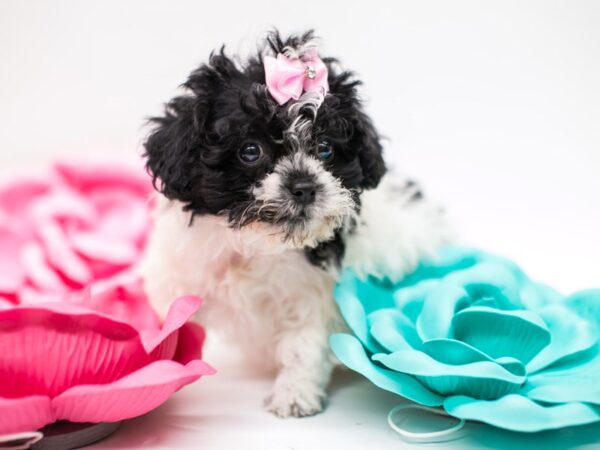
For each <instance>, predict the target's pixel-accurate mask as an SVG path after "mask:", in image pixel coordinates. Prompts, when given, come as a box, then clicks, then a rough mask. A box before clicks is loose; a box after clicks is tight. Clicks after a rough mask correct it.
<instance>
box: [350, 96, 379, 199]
mask: <svg viewBox="0 0 600 450" xmlns="http://www.w3.org/2000/svg"><path fill="white" fill-rule="evenodd" d="M359 108H360V109H359V110H358V111H357V114H356V119H355V120H356V123H355V126H354V135H355V136H354V139H353V140H355V144H354V145H356V148H358V160H359V161H360V165H361V167H362V171H363V177H364V179H363V183H362V184H363V187H364V188H365V189H373V188H376V187H377V185H378V184H379V182H380V181H381V178H382V177H383V176H384V175H385V172H386V166H385V162H384V161H383V147H382V146H381V142H380V139H379V134H378V133H377V130H376V129H375V127H374V126H373V122H372V121H371V119H370V117H369V116H367V115H366V114H365V113H364V112H363V111H362V107H359Z"/></svg>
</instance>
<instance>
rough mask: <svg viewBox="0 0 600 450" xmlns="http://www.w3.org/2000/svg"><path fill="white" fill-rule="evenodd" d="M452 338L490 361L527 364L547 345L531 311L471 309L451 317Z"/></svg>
mask: <svg viewBox="0 0 600 450" xmlns="http://www.w3.org/2000/svg"><path fill="white" fill-rule="evenodd" d="M452 328H453V332H454V338H455V339H456V340H460V341H463V342H466V343H467V344H470V345H472V346H473V347H475V348H477V349H479V350H481V351H482V352H484V353H486V354H488V355H490V356H491V357H493V358H500V357H502V356H510V357H513V358H516V359H518V360H519V361H521V362H522V363H523V364H527V363H528V362H529V361H530V360H531V359H532V358H533V357H535V355H537V354H538V353H539V352H540V351H541V350H542V349H543V348H544V347H546V346H547V345H548V344H549V343H550V339H551V338H550V332H549V331H548V329H547V328H546V325H545V323H544V322H543V320H542V319H541V318H540V317H539V316H537V315H536V314H534V313H532V312H530V311H501V310H498V309H493V308H488V307H483V306H473V307H471V308H467V309H463V310H462V311H460V312H458V313H457V314H455V315H454V318H453V320H452Z"/></svg>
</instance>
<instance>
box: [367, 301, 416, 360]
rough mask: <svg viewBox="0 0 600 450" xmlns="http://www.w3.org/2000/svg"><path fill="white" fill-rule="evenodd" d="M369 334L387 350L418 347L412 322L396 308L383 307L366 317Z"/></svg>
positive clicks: (393, 350)
mask: <svg viewBox="0 0 600 450" xmlns="http://www.w3.org/2000/svg"><path fill="white" fill-rule="evenodd" d="M367 323H368V324H369V326H370V329H369V331H370V334H371V336H373V338H375V340H376V341H377V342H378V343H379V344H380V345H381V346H382V347H384V348H385V349H386V350H387V351H389V352H395V351H397V350H409V349H415V348H420V347H421V345H422V342H421V339H420V338H419V335H418V334H417V331H416V330H415V326H414V324H413V323H412V322H411V321H410V319H408V317H406V316H405V315H404V314H402V313H401V312H400V311H399V310H398V309H396V308H384V309H380V310H379V311H375V312H372V313H371V314H369V316H368V317H367Z"/></svg>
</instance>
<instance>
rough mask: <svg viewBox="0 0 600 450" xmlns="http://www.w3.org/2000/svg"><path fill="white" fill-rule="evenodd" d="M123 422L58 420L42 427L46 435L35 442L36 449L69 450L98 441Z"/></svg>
mask: <svg viewBox="0 0 600 450" xmlns="http://www.w3.org/2000/svg"><path fill="white" fill-rule="evenodd" d="M120 425H121V422H114V423H73V422H56V423H53V424H52V425H48V426H46V427H44V428H42V429H41V430H40V431H41V432H42V433H43V435H44V437H43V438H42V439H41V440H40V441H38V442H36V443H35V444H33V445H32V446H31V447H30V448H32V449H34V450H69V449H73V448H80V447H84V446H86V445H90V444H93V443H94V442H98V441H100V440H102V439H104V438H106V437H108V436H109V435H111V434H112V433H114V432H115V431H117V429H118V428H119V426H120Z"/></svg>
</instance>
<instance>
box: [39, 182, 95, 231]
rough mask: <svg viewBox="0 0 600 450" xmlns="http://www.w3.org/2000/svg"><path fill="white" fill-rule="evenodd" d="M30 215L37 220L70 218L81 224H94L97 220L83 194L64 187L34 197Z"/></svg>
mask: <svg viewBox="0 0 600 450" xmlns="http://www.w3.org/2000/svg"><path fill="white" fill-rule="evenodd" d="M30 215H31V220H33V221H35V222H45V221H48V220H52V221H54V220H57V219H63V220H65V219H68V220H70V221H75V222H76V223H79V224H92V223H93V222H94V221H95V220H96V212H95V211H94V208H93V207H92V205H90V204H89V202H88V201H87V200H86V199H85V198H84V197H83V196H81V195H79V194H78V193H76V192H74V191H71V190H68V189H64V188H63V189H56V190H54V191H52V192H49V193H47V194H44V195H41V196H39V197H37V198H35V199H32V201H31V206H30Z"/></svg>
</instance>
